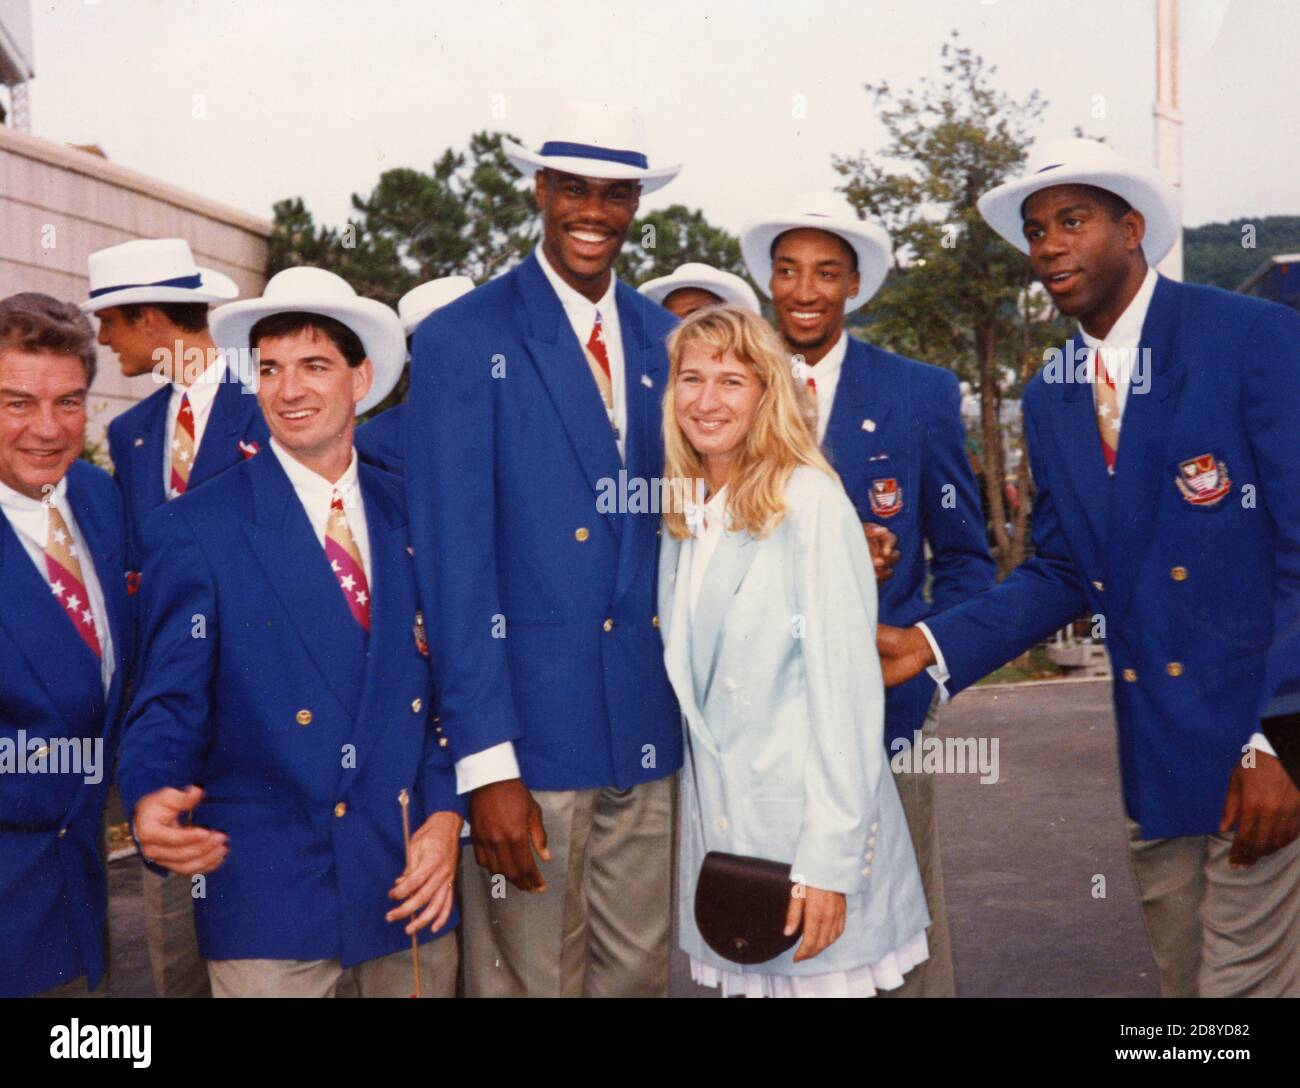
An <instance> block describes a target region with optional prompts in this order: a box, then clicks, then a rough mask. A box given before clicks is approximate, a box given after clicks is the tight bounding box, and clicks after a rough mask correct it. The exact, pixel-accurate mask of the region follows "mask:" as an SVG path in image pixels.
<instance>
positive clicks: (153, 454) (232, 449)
mask: <svg viewBox="0 0 1300 1088" xmlns="http://www.w3.org/2000/svg"><path fill="white" fill-rule="evenodd" d="M170 397H171V386H170V385H165V386H163V387H162V388H161V389H159V390H158V391H157V392H155V393H152V394H150V395H149V396H148V397H146V398H145V399H144V400H142V401H140V403H139V404H136V405H133V406H132V407H130V408H128V409H127V410H126V411H125V412H123V413H122V414H121V415H120V416H118V417H116V418H115V419H114V420H113V421H112V422H111V423H110V424H109V425H108V452H109V456H111V457H112V459H113V475H114V476H115V477H116V479H117V482H118V486H119V487H121V489H122V496H123V498H124V499H125V500H126V512H127V520H128V523H129V525H130V529H131V542H132V549H131V556H132V568H133V569H135V570H139V568H140V564H141V562H142V561H143V556H142V555H141V553H140V548H139V544H140V529H141V526H143V525H144V521H145V518H146V517H148V516H149V512H150V511H151V510H153V508H154V507H156V506H161V505H162V504H163V503H164V502H166V501H167V490H166V488H165V487H163V442H164V440H165V439H166V436H167V402H168V400H169V398H170ZM269 440H270V433H269V432H268V431H267V429H266V423H265V422H264V421H263V419H262V410H261V409H260V408H259V407H258V406H257V397H255V396H254V395H253V392H252V390H250V389H248V388H247V387H246V386H244V385H243V384H242V383H241V382H240V381H239V379H238V378H237V377H235V376H234V375H233V374H230V373H229V372H227V374H226V377H225V380H224V381H222V383H221V388H220V389H218V390H217V395H216V398H215V399H214V400H213V402H212V413H211V415H209V416H208V424H207V427H206V428H204V431H203V441H202V442H200V443H199V451H198V453H197V454H196V455H195V458H194V467H193V468H192V469H191V470H190V482H189V490H190V491H192V490H193V489H194V488H196V487H198V486H199V485H200V484H203V483H206V482H207V481H208V480H210V479H212V478H213V477H214V476H218V475H220V474H221V473H222V472H225V471H226V469H228V468H230V466H231V465H237V464H239V462H240V461H244V460H247V459H248V457H249V456H251V454H250V452H249V448H250V447H252V446H254V445H256V446H257V447H258V448H260V449H265V448H266V444H267V442H268V441H269ZM241 443H242V446H241Z"/></svg>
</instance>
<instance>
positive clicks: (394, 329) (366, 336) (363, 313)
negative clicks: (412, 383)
mask: <svg viewBox="0 0 1300 1088" xmlns="http://www.w3.org/2000/svg"><path fill="white" fill-rule="evenodd" d="M297 312H303V313H311V314H322V315H323V316H325V317H332V318H334V320H335V321H339V322H342V323H343V324H344V325H346V326H347V327H348V328H349V329H351V330H352V331H353V332H354V333H356V334H357V338H358V339H359V340H360V341H361V346H362V347H363V348H365V351H366V357H367V358H368V359H369V360H370V362H371V365H372V366H373V367H374V372H375V373H374V381H373V382H372V383H371V385H370V392H368V393H367V394H366V395H365V396H364V397H363V398H362V399H361V400H360V402H358V404H357V406H356V414H357V415H362V414H364V413H366V412H368V411H370V409H371V408H374V407H375V406H376V405H378V404H380V403H381V402H382V401H383V400H384V398H385V397H387V396H388V394H389V393H391V392H392V391H393V390H394V389H395V388H396V387H397V383H398V381H399V380H400V379H401V377H402V368H403V367H404V366H405V365H406V337H405V336H404V335H403V333H402V324H401V322H400V321H399V320H398V319H397V314H396V313H394V312H393V311H392V310H390V309H389V308H388V307H387V306H385V305H384V304H383V303H382V302H379V301H377V300H375V299H370V298H358V299H356V300H355V301H353V302H347V303H336V302H335V303H322V302H321V301H320V300H319V299H313V298H302V299H294V298H277V299H274V300H272V301H268V300H266V299H262V298H250V299H244V300H243V301H241V302H231V303H228V304H226V305H225V306H218V307H217V308H216V309H215V310H213V311H212V315H211V316H210V317H209V319H208V325H209V327H210V329H211V332H212V339H213V340H214V341H216V343H217V346H218V347H222V348H228V349H232V350H239V351H246V350H248V349H249V348H250V347H251V345H250V344H249V342H248V334H249V332H250V331H251V330H252V328H253V326H254V325H256V324H257V323H258V322H259V321H261V320H262V318H264V317H270V316H271V315H272V314H284V313H297Z"/></svg>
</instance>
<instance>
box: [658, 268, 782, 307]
mask: <svg viewBox="0 0 1300 1088" xmlns="http://www.w3.org/2000/svg"><path fill="white" fill-rule="evenodd" d="M683 287H698V288H699V289H700V290H701V291H708V292H710V293H711V294H714V295H717V296H718V297H719V298H720V299H722V301H723V302H731V303H734V304H735V305H737V306H743V307H745V309H747V310H751V311H753V312H754V313H756V314H759V313H762V309H761V308H760V307H759V305H758V296H757V295H756V294H754V289H753V288H752V287H750V286H749V284H747V283H746V282H745V281H744V280H743V279H741V278H740V277H739V276H737V275H734V274H733V273H731V272H724V271H722V269H720V268H714V267H713V266H712V265H708V264H697V263H696V262H694V261H692V262H690V263H688V264H679V265H678V266H677V267H676V269H674V270H673V274H672V275H671V276H660V277H659V278H658V279H653V280H646V282H645V283H643V284H642V285H641V286H640V287H638V288H637V290H638V291H640V292H641V294H643V295H645V297H646V298H648V299H650V301H651V302H657V303H659V305H660V306H662V305H663V304H664V299H666V298H667V297H668V296H669V295H671V294H672V293H673V292H674V291H680V290H681V289H682V288H683Z"/></svg>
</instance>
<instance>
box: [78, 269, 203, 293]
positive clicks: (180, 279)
mask: <svg viewBox="0 0 1300 1088" xmlns="http://www.w3.org/2000/svg"><path fill="white" fill-rule="evenodd" d="M202 286H203V277H202V276H201V275H199V273H197V272H195V273H194V275H192V276H176V277H175V278H174V279H170V280H154V281H153V283H115V284H113V286H112V287H96V288H94V289H93V290H92V291H91V292H90V297H91V298H99V297H100V296H101V295H108V294H111V293H112V292H114V291H131V290H134V289H135V288H137V287H202Z"/></svg>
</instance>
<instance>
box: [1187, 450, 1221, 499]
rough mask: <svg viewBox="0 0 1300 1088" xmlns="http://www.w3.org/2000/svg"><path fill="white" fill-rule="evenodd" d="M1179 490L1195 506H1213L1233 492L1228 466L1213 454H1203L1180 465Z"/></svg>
mask: <svg viewBox="0 0 1300 1088" xmlns="http://www.w3.org/2000/svg"><path fill="white" fill-rule="evenodd" d="M1175 482H1176V483H1177V484H1178V490H1179V491H1181V492H1182V495H1183V498H1185V499H1186V500H1187V501H1188V502H1190V503H1191V504H1192V505H1193V506H1213V505H1214V504H1215V503H1217V502H1220V501H1221V500H1222V499H1223V497H1224V496H1225V495H1226V494H1227V493H1228V492H1229V491H1231V490H1232V479H1231V478H1230V477H1229V476H1228V466H1227V465H1225V464H1224V463H1223V462H1222V461H1220V460H1217V459H1216V458H1215V456H1214V454H1212V453H1202V454H1201V455H1200V456H1198V457H1191V458H1188V459H1187V460H1186V461H1182V462H1180V463H1179V465H1178V475H1177V476H1176V477H1175Z"/></svg>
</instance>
